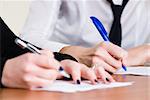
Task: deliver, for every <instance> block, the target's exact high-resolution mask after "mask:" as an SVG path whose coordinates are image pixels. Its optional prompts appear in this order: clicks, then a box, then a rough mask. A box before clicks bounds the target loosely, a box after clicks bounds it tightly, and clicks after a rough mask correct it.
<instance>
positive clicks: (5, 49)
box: [0, 17, 77, 87]
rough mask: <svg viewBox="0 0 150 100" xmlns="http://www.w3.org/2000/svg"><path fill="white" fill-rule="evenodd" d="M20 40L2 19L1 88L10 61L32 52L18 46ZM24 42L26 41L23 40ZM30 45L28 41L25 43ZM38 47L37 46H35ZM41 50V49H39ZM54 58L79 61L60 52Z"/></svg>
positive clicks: (0, 22)
mask: <svg viewBox="0 0 150 100" xmlns="http://www.w3.org/2000/svg"><path fill="white" fill-rule="evenodd" d="M16 38H19V37H17V36H16V35H15V34H14V33H13V32H12V31H11V30H10V29H9V27H8V26H7V25H6V24H5V23H4V21H3V20H2V19H1V17H0V43H1V44H0V87H4V86H3V85H2V82H1V78H2V73H3V68H4V65H5V63H6V61H7V60H8V59H11V58H14V57H17V56H19V55H21V54H24V53H27V52H30V51H29V50H28V49H22V48H20V47H19V46H18V45H16V44H15V42H14V41H15V39H16ZM22 41H24V40H22ZM24 42H26V43H28V42H27V41H24ZM35 47H37V46H35ZM37 48H38V49H40V50H41V48H40V47H37ZM54 57H55V59H56V60H58V61H61V60H65V59H70V60H74V61H77V60H76V59H75V58H73V57H72V56H70V55H67V54H61V53H58V52H54Z"/></svg>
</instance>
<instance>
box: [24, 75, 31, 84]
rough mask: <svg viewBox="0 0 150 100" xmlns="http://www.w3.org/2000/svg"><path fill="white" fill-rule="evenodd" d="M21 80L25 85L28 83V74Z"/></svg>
mask: <svg viewBox="0 0 150 100" xmlns="http://www.w3.org/2000/svg"><path fill="white" fill-rule="evenodd" d="M22 79H23V81H24V82H25V83H26V84H27V83H29V82H30V77H29V76H28V74H25V75H23V77H22Z"/></svg>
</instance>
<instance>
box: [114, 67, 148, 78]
mask: <svg viewBox="0 0 150 100" xmlns="http://www.w3.org/2000/svg"><path fill="white" fill-rule="evenodd" d="M115 74H131V75H144V76H150V67H149V66H144V67H140V66H139V67H138V66H137V67H127V71H124V70H123V69H122V68H121V69H120V70H118V71H117V73H115Z"/></svg>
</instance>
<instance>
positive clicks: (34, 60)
mask: <svg viewBox="0 0 150 100" xmlns="http://www.w3.org/2000/svg"><path fill="white" fill-rule="evenodd" d="M59 67H60V64H59V63H58V62H57V61H56V60H55V59H54V57H53V54H52V52H50V51H42V54H41V55H38V54H33V53H26V54H24V55H21V56H18V57H16V58H12V59H10V60H7V62H6V63H5V65H4V70H3V74H2V84H3V85H4V86H6V87H11V88H27V89H32V88H33V87H42V86H45V85H48V84H51V83H52V82H53V81H54V80H55V79H56V78H57V76H58V72H57V69H58V68H59Z"/></svg>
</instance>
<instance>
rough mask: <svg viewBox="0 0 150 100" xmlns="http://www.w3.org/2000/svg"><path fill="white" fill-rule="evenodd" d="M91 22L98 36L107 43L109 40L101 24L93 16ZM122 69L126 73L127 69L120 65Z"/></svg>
mask: <svg viewBox="0 0 150 100" xmlns="http://www.w3.org/2000/svg"><path fill="white" fill-rule="evenodd" d="M90 18H91V20H92V21H93V23H94V25H95V27H96V28H97V30H98V31H99V33H100V35H101V36H102V38H103V39H104V41H109V38H108V36H107V32H106V30H105V28H104V26H103V24H102V23H101V22H100V21H99V20H98V19H97V18H96V17H94V16H92V17H90ZM122 68H123V69H124V70H125V71H127V68H126V67H125V66H124V65H123V64H122Z"/></svg>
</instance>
